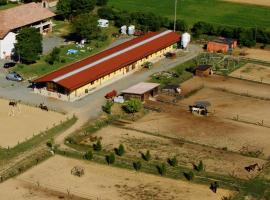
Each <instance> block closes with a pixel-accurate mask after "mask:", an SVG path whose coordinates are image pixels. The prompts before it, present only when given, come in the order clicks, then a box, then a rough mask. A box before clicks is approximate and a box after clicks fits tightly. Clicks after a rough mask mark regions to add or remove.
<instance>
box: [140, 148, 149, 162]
mask: <svg viewBox="0 0 270 200" xmlns="http://www.w3.org/2000/svg"><path fill="white" fill-rule="evenodd" d="M141 156H142V159H144V160H145V161H149V160H150V159H151V154H150V151H149V150H147V152H146V154H144V153H142V152H141Z"/></svg>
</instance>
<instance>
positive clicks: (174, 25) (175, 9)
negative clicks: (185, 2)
mask: <svg viewBox="0 0 270 200" xmlns="http://www.w3.org/2000/svg"><path fill="white" fill-rule="evenodd" d="M176 11H177V0H175V2H174V24H173V31H174V32H175V29H176Z"/></svg>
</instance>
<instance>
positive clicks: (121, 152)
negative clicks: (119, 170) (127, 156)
mask: <svg viewBox="0 0 270 200" xmlns="http://www.w3.org/2000/svg"><path fill="white" fill-rule="evenodd" d="M114 151H115V154H116V155H118V156H122V155H124V153H125V148H124V145H122V144H120V145H119V147H118V148H115V149H114Z"/></svg>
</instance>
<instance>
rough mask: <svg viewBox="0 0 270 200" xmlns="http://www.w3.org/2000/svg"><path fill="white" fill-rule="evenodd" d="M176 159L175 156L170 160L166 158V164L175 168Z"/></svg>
mask: <svg viewBox="0 0 270 200" xmlns="http://www.w3.org/2000/svg"><path fill="white" fill-rule="evenodd" d="M177 163H178V161H177V159H176V156H174V157H173V158H172V159H170V158H168V164H169V165H170V166H172V167H176V166H177Z"/></svg>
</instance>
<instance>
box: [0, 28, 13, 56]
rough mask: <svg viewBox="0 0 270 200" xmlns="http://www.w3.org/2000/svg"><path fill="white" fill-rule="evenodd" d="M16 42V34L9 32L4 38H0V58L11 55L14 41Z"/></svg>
mask: <svg viewBox="0 0 270 200" xmlns="http://www.w3.org/2000/svg"><path fill="white" fill-rule="evenodd" d="M15 42H16V34H15V33H13V32H9V33H8V34H7V35H6V37H5V38H3V39H2V40H0V58H1V59H5V58H6V57H7V56H10V55H11V52H12V49H13V48H14V43H15Z"/></svg>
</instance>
